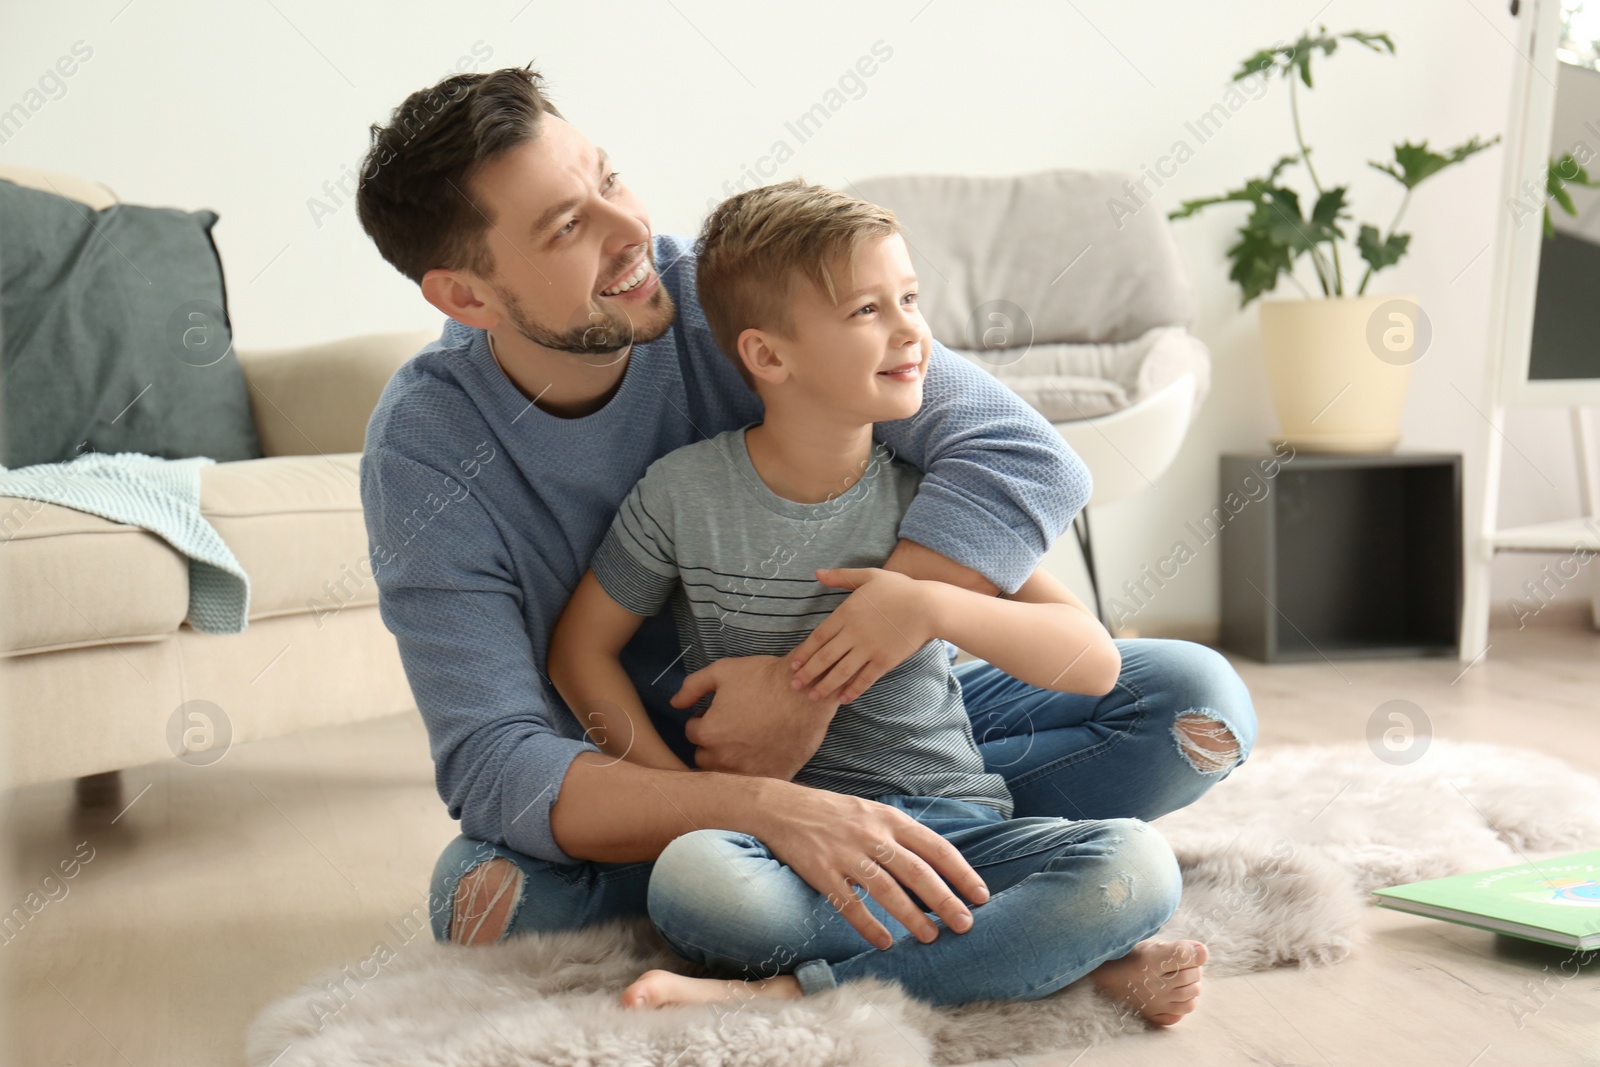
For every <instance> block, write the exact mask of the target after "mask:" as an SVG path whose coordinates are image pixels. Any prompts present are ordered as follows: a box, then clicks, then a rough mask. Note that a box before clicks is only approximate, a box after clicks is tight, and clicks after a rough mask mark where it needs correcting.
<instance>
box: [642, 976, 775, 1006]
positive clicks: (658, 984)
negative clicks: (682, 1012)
mask: <svg viewBox="0 0 1600 1067" xmlns="http://www.w3.org/2000/svg"><path fill="white" fill-rule="evenodd" d="M799 996H800V983H799V982H797V981H796V980H795V978H794V976H793V975H789V974H780V975H778V976H777V977H776V978H764V979H762V980H760V981H756V982H742V981H739V980H737V979H734V980H731V981H730V980H728V979H723V978H687V977H685V976H684V975H681V974H673V973H672V972H671V971H646V972H644V973H643V974H641V975H640V976H639V977H638V978H637V979H636V980H635V981H634V983H633V984H632V985H630V986H629V987H628V988H627V989H624V990H623V991H622V1006H623V1007H624V1008H660V1007H664V1006H665V1005H668V1004H711V1003H714V1002H716V1001H721V1000H748V999H749V998H751V997H779V998H783V999H788V1000H792V999H795V998H798V997H799Z"/></svg>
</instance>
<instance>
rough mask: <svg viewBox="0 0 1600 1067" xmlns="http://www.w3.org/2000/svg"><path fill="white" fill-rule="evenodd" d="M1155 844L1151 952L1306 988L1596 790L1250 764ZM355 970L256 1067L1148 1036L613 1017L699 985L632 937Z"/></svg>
mask: <svg viewBox="0 0 1600 1067" xmlns="http://www.w3.org/2000/svg"><path fill="white" fill-rule="evenodd" d="M1153 825H1155V826H1156V827H1157V828H1158V829H1160V830H1161V831H1162V833H1163V834H1165V836H1166V837H1167V839H1168V840H1169V841H1170V842H1171V843H1172V846H1173V848H1174V850H1175V851H1176V852H1177V855H1178V859H1179V862H1180V864H1181V866H1182V868H1183V871H1184V894H1183V902H1182V904H1181V905H1180V907H1179V909H1178V911H1177V913H1176V914H1175V915H1174V916H1173V917H1172V920H1171V921H1170V922H1169V923H1168V924H1167V926H1166V927H1165V928H1164V929H1163V930H1162V932H1161V933H1160V935H1159V936H1160V937H1161V938H1163V939H1169V938H1181V937H1193V938H1197V939H1199V940H1202V941H1205V942H1206V944H1207V946H1208V948H1209V949H1210V961H1209V962H1208V963H1207V965H1206V974H1207V976H1208V977H1213V976H1222V975H1229V974H1240V973H1245V972H1250V971H1259V970H1264V969H1267V968H1271V967H1278V966H1284V965H1289V964H1293V965H1296V966H1298V967H1301V968H1307V967H1314V966H1325V965H1328V964H1332V963H1336V962H1338V961H1339V960H1341V959H1343V958H1344V957H1345V956H1346V955H1348V954H1349V953H1350V952H1352V951H1353V950H1355V949H1356V948H1357V947H1358V946H1359V945H1360V943H1361V940H1362V934H1361V931H1360V927H1359V923H1360V918H1361V915H1362V913H1363V912H1364V910H1365V909H1366V907H1367V903H1366V901H1367V893H1368V891H1369V890H1371V889H1374V888H1377V887H1380V886H1385V885H1393V884H1395V883H1399V882H1408V881H1416V880H1419V879H1424V878H1436V877H1441V876H1443V875H1447V874H1455V873H1459V872H1461V871H1467V870H1473V869H1481V868H1485V867H1495V866H1504V865H1509V864H1512V863H1516V862H1517V861H1518V858H1519V853H1521V852H1540V851H1557V850H1562V851H1565V850H1576V849H1580V848H1594V847H1600V779H1596V778H1594V777H1592V776H1590V775H1587V774H1583V773H1580V772H1578V771H1576V770H1575V769H1573V768H1572V767H1570V766H1569V765H1567V764H1565V763H1563V762H1562V761H1560V760H1557V759H1554V758H1552V757H1549V756H1544V755H1540V754H1537V753H1534V752H1529V751H1527V750H1523V749H1514V748H1507V747H1503V746H1491V745H1479V744H1467V743H1454V744H1452V743H1449V742H1446V741H1438V740H1436V741H1435V742H1434V743H1433V746H1432V748H1431V749H1430V750H1429V752H1428V754H1427V756H1426V757H1425V758H1424V759H1422V760H1420V761H1418V762H1416V763H1413V764H1410V765H1407V766H1391V765H1389V764H1387V763H1385V762H1383V761H1381V760H1378V759H1375V758H1374V757H1373V754H1372V752H1370V751H1369V750H1368V749H1367V747H1366V745H1365V744H1364V743H1355V744H1351V745H1347V746H1299V747H1286V748H1282V749H1277V750H1274V751H1271V752H1259V753H1256V754H1253V755H1252V756H1251V758H1250V760H1249V761H1248V762H1247V763H1246V764H1245V765H1244V766H1243V767H1240V768H1239V769H1238V770H1237V771H1235V772H1234V773H1233V774H1232V775H1231V776H1229V778H1228V779H1227V781H1225V782H1223V783H1222V784H1221V785H1220V786H1218V787H1217V788H1215V789H1213V790H1212V791H1211V792H1210V793H1208V794H1207V795H1206V796H1205V797H1203V798H1201V799H1200V800H1199V801H1198V802H1197V803H1195V804H1193V805H1191V806H1190V807H1188V808H1186V809H1183V810H1181V811H1177V812H1173V813H1171V814H1170V815H1167V816H1165V817H1163V818H1161V819H1159V820H1157V821H1156V822H1155V823H1154V824H1153ZM363 964H364V966H362V967H360V968H357V967H354V966H347V967H345V968H343V969H341V970H340V971H335V972H330V973H328V974H325V975H320V976H318V977H317V978H315V979H312V980H311V981H309V982H307V983H306V984H305V985H303V986H302V987H301V988H300V989H298V990H296V991H295V992H294V993H292V994H290V995H289V996H286V997H284V998H283V999H281V1000H279V1001H277V1002H276V1003H274V1004H272V1005H270V1006H269V1007H268V1008H266V1009H265V1010H264V1011H263V1012H262V1013H261V1014H260V1015H259V1016H258V1017H257V1019H256V1020H255V1021H254V1022H253V1023H252V1024H251V1027H250V1030H249V1033H248V1034H247V1053H248V1059H249V1063H250V1064H251V1067H268V1065H269V1064H270V1065H271V1067H369V1065H370V1067H378V1065H383V1067H412V1065H416V1067H421V1065H424V1064H427V1065H432V1067H501V1065H509V1064H528V1065H540V1067H546V1065H548V1067H590V1065H601V1064H606V1065H630V1067H631V1065H640V1067H643V1065H646V1064H649V1065H656V1067H668V1065H671V1067H758V1065H767V1064H772V1065H775V1067H776V1065H780V1064H781V1065H786V1067H824V1065H834V1064H838V1065H850V1067H876V1065H885V1067H887V1065H891V1064H892V1065H896V1067H899V1065H902V1064H924V1063H938V1064H953V1063H964V1062H968V1061H972V1060H979V1059H987V1058H1003V1057H1006V1056H1019V1055H1025V1054H1029V1053H1036V1052H1040V1051H1045V1050H1049V1049H1067V1048H1076V1047H1082V1046H1086V1045H1090V1044H1095V1043H1098V1042H1102V1041H1105V1040H1107V1039H1110V1038H1112V1037H1115V1036H1116V1035H1117V1034H1118V1033H1121V1032H1123V1031H1124V1030H1128V1031H1133V1030H1139V1029H1144V1028H1145V1026H1146V1025H1147V1024H1145V1023H1144V1021H1143V1020H1142V1019H1141V1018H1140V1017H1139V1016H1138V1015H1136V1014H1134V1013H1132V1012H1130V1011H1127V1010H1124V1009H1122V1008H1120V1007H1119V1006H1118V1005H1117V1004H1116V1003H1114V1002H1113V1001H1111V1000H1110V999H1108V998H1106V997H1105V996H1103V995H1102V994H1100V993H1099V992H1098V991H1097V990H1096V989H1095V988H1094V987H1093V984H1092V983H1091V982H1090V981H1089V980H1087V979H1080V980H1079V981H1077V982H1075V983H1073V984H1072V985H1070V986H1068V987H1067V988H1065V989H1063V990H1060V991H1059V992H1057V993H1055V994H1053V995H1051V996H1049V997H1046V998H1044V999H1042V1000H1037V1001H1030V1002H1017V1003H983V1004H972V1005H966V1006H964V1007H961V1008H957V1009H948V1008H945V1009H936V1008H931V1007H929V1006H927V1005H924V1004H921V1003H919V1002H917V1001H913V1000H911V999H910V998H909V997H907V996H906V995H905V994H904V993H903V992H901V990H900V988H899V986H898V985H891V984H885V983H880V982H875V981H867V982H857V983H851V984H849V985H846V986H842V987H840V988H839V989H836V990H833V991H831V992H829V993H828V994H826V995H823V996H818V997H812V998H807V999H805V1000H802V1001H798V1002H784V1003H778V1002H772V1001H748V1002H744V1003H740V1004H732V1005H728V1006H725V1007H716V1008H711V1007H681V1008H671V1009H663V1010H660V1011H653V1012H643V1011H629V1010H625V1009H623V1008H620V1007H618V1006H617V1003H616V996H617V993H618V992H619V991H620V990H621V989H622V987H623V986H625V985H626V984H627V983H629V982H630V981H632V980H633V979H634V978H635V977H637V976H638V975H639V973H640V972H642V971H644V970H646V969H648V968H651V967H667V968H670V969H675V970H680V971H683V972H684V973H696V972H695V970H694V968H693V967H692V966H691V965H689V964H686V963H684V962H682V961H680V960H678V959H677V958H676V957H675V956H673V955H672V954H671V952H670V951H669V950H668V949H667V948H666V947H665V946H664V945H663V944H662V943H661V942H660V941H659V940H658V939H657V938H656V937H655V934H654V932H653V931H652V930H651V929H650V926H649V924H648V922H645V921H634V922H629V923H618V924H612V925H610V926H607V927H599V928H593V929H589V930H584V931H580V932H575V933H567V934H559V935H550V936H530V937H523V938H517V939H513V940H512V941H510V942H508V943H506V944H503V945H498V946H494V947H489V948H483V947H480V948H460V947H456V946H450V945H439V944H435V943H433V942H432V941H429V940H426V937H425V935H424V936H423V937H419V938H417V939H415V940H413V941H411V942H409V943H406V944H404V945H402V946H400V947H398V948H396V949H393V950H388V949H387V947H386V946H385V951H384V952H383V953H382V954H381V955H380V954H378V953H374V956H373V957H368V959H367V960H364V961H363ZM336 988H337V989H338V990H340V991H341V992H340V993H339V995H337V996H333V995H330V990H333V989H336Z"/></svg>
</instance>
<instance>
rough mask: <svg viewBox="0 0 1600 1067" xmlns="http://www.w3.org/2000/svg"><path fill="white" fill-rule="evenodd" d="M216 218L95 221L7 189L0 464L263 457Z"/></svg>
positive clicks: (130, 208)
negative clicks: (119, 457)
mask: <svg viewBox="0 0 1600 1067" xmlns="http://www.w3.org/2000/svg"><path fill="white" fill-rule="evenodd" d="M216 221H217V216H216V215H215V214H214V213H213V212H210V211H197V212H186V211H179V210H175V209H171V208H151V207H140V206H137V205H130V204H115V205H112V206H111V207H107V208H105V209H103V210H99V211H96V210H93V209H91V208H89V207H87V206H86V205H84V204H80V203H78V202H76V201H74V200H69V199H67V198H65V197H61V196H57V195H55V194H54V193H50V192H45V191H42V190H40V189H30V188H24V187H23V186H21V185H18V184H16V183H13V182H9V181H3V180H0V233H4V234H5V242H6V247H5V256H4V258H3V259H0V323H3V328H4V336H3V337H0V375H3V376H4V380H5V391H4V394H3V420H0V421H3V423H4V436H3V439H0V464H3V465H5V466H7V467H26V466H30V465H32V464H35V463H55V462H60V461H64V460H70V459H72V458H73V457H74V456H76V455H78V454H79V453H80V452H81V451H84V450H93V451H97V452H142V453H144V454H145V455H150V456H163V457H166V458H169V459H180V458H184V457H188V456H209V457H211V458H212V459H215V460H217V461H219V462H227V461H230V460H240V459H250V458H254V457H257V456H260V455H261V445H260V442H259V441H258V440H257V437H256V430H255V425H254V423H252V422H251V420H250V400H249V396H248V395H247V394H246V391H245V383H244V375H243V373H242V372H241V371H240V369H239V363H238V360H237V359H236V358H235V357H234V355H233V353H232V341H231V338H230V335H229V327H228V316H227V296H226V293H225V291H224V287H223V280H222V266H221V263H220V262H219V261H218V259H217V253H216V249H215V247H214V246H213V245H212V243H211V227H212V226H213V225H214V224H215V223H216Z"/></svg>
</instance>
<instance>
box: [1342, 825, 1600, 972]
mask: <svg viewBox="0 0 1600 1067" xmlns="http://www.w3.org/2000/svg"><path fill="white" fill-rule="evenodd" d="M1372 892H1373V895H1374V896H1376V897H1377V898H1378V899H1377V901H1376V902H1375V903H1377V904H1378V905H1379V906H1381V907H1385V908H1393V909H1395V910H1396V911H1405V912H1410V913H1411V914H1413V915H1426V916H1428V917H1430V918H1434V919H1444V920H1445V921H1446V922H1453V923H1461V924H1463V925H1465V926H1476V927H1478V928H1479V929H1480V930H1494V931H1496V932H1498V933H1502V934H1510V935H1511V936H1513V937H1522V938H1527V939H1528V940H1529V941H1542V942H1544V943H1545V944H1547V945H1557V946H1560V947H1562V948H1573V949H1578V950H1580V951H1585V950H1588V949H1591V948H1596V947H1600V849H1594V850H1592V851H1589V852H1576V853H1573V854H1572V855H1570V856H1556V857H1553V858H1551V859H1548V860H1539V861H1537V862H1532V861H1530V862H1527V863H1519V864H1517V865H1515V866H1513V867H1500V868H1497V869H1495V870H1492V871H1475V872H1472V873H1469V874H1456V875H1451V876H1450V877H1448V878H1431V879H1429V880H1428V881H1426V882H1411V883H1408V884H1406V885H1396V886H1389V887H1388V888H1386V889H1374V890H1373V891H1372Z"/></svg>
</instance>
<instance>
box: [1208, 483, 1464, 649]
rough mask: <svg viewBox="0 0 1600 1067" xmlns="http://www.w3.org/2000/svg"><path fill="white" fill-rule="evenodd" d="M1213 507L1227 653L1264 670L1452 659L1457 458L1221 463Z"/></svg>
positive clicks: (1457, 612)
mask: <svg viewBox="0 0 1600 1067" xmlns="http://www.w3.org/2000/svg"><path fill="white" fill-rule="evenodd" d="M1269 470H1270V471H1273V472H1274V473H1273V475H1272V476H1271V477H1267V476H1265V475H1264V473H1263V472H1265V471H1269ZM1230 494H1231V496H1230ZM1218 499H1219V500H1221V501H1224V502H1227V501H1230V500H1231V501H1233V505H1232V506H1224V507H1222V508H1219V509H1218V510H1217V512H1216V513H1214V514H1215V515H1216V517H1217V519H1219V520H1221V522H1220V537H1221V541H1222V635H1221V637H1222V642H1221V643H1222V645H1223V647H1224V648H1227V649H1229V650H1230V651H1234V652H1239V653H1241V654H1243V655H1246V656H1249V657H1251V658H1253V659H1258V660H1262V661H1264V662H1268V663H1274V662H1288V661H1294V660H1312V659H1321V658H1324V657H1326V658H1329V659H1336V658H1341V657H1342V658H1347V659H1348V658H1359V657H1377V656H1454V655H1455V654H1456V646H1457V643H1458V641H1459V633H1460V620H1461V589H1462V559H1461V456H1460V455H1459V454H1456V453H1433V452H1411V453H1407V452H1397V453H1390V454H1380V455H1345V454H1333V453H1310V452H1296V453H1292V454H1291V453H1288V452H1285V453H1283V454H1272V453H1262V454H1259V455H1241V454H1227V455H1224V456H1222V457H1221V482H1220V493H1219V495H1218ZM1235 507H1236V508H1237V511H1235V510H1234V509H1235Z"/></svg>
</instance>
